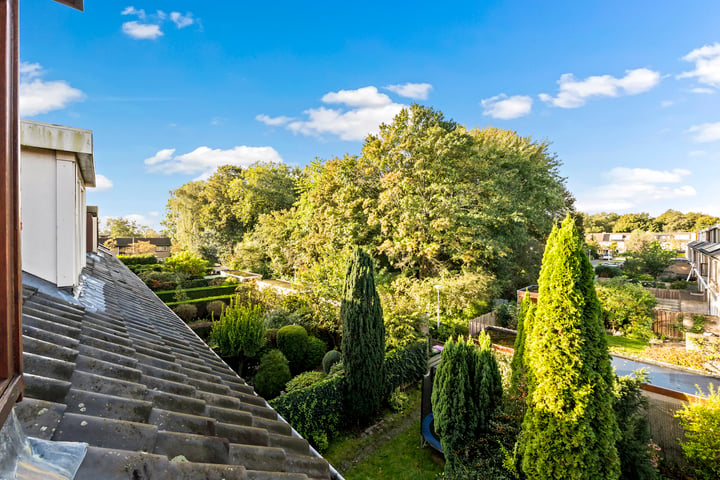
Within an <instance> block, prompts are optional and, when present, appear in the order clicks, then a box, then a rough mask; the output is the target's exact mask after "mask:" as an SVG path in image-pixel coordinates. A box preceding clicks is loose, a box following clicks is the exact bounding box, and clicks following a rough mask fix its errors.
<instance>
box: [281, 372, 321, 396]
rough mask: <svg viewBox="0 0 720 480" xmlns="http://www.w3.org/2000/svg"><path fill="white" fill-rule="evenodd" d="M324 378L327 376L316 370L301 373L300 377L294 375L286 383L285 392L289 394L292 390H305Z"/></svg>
mask: <svg viewBox="0 0 720 480" xmlns="http://www.w3.org/2000/svg"><path fill="white" fill-rule="evenodd" d="M326 377H327V374H325V373H323V372H318V371H316V370H313V371H310V372H303V373H301V374H300V375H296V376H295V377H293V378H292V379H291V380H290V381H289V382H287V384H286V385H285V391H286V392H288V393H289V392H292V391H294V390H299V389H301V388H307V387H309V386H311V385H315V384H316V383H318V382H319V381H320V380H324V379H325V378H326Z"/></svg>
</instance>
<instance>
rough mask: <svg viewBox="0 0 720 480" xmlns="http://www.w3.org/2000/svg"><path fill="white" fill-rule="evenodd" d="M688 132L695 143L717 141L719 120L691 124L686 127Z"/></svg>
mask: <svg viewBox="0 0 720 480" xmlns="http://www.w3.org/2000/svg"><path fill="white" fill-rule="evenodd" d="M688 132H689V133H693V134H694V135H693V141H694V142H697V143H709V142H717V141H718V140H720V122H717V123H702V124H700V125H693V126H692V127H690V128H689V129H688Z"/></svg>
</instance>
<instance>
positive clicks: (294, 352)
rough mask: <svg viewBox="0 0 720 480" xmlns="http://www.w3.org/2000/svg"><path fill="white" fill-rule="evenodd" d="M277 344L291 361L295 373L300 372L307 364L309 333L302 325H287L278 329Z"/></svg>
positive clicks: (291, 367)
mask: <svg viewBox="0 0 720 480" xmlns="http://www.w3.org/2000/svg"><path fill="white" fill-rule="evenodd" d="M277 345H278V348H279V349H280V351H281V352H283V354H284V355H285V357H286V358H287V359H288V361H289V362H290V371H291V372H293V375H297V374H298V373H300V372H301V371H302V369H303V367H304V366H305V361H304V360H305V353H306V352H307V345H308V333H307V330H305V327H303V326H301V325H286V326H284V327H282V328H281V329H280V330H278V333H277Z"/></svg>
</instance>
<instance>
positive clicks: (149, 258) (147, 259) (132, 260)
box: [117, 253, 158, 265]
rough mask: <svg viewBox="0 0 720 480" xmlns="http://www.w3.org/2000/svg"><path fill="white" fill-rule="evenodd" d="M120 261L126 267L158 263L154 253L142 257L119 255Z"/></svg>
mask: <svg viewBox="0 0 720 480" xmlns="http://www.w3.org/2000/svg"><path fill="white" fill-rule="evenodd" d="M117 258H118V260H120V261H121V262H123V263H124V264H125V265H154V264H156V263H158V260H157V258H155V255H153V254H152V253H144V254H142V255H118V256H117Z"/></svg>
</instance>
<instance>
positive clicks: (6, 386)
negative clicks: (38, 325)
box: [0, 0, 24, 424]
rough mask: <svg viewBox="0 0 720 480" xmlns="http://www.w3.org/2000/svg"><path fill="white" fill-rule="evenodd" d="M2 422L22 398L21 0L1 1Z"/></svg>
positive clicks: (0, 422) (0, 257)
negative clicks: (19, 74) (19, 4)
mask: <svg viewBox="0 0 720 480" xmlns="http://www.w3.org/2000/svg"><path fill="white" fill-rule="evenodd" d="M0 43H1V44H0V48H1V49H2V53H1V55H2V57H3V58H2V59H1V60H0V86H1V88H2V90H3V92H2V93H3V95H1V96H0V111H1V112H2V113H1V114H2V121H0V215H1V216H2V218H1V219H0V282H1V283H2V285H3V286H2V288H1V289H0V424H3V423H4V422H5V419H6V418H7V417H8V415H9V414H10V411H11V410H12V407H13V406H14V405H15V403H16V402H17V401H19V400H21V399H22V394H23V390H24V383H23V378H22V324H21V312H20V309H21V305H22V273H21V266H20V258H21V257H20V242H21V240H20V156H19V132H18V125H19V119H18V58H19V53H18V44H19V41H18V0H0Z"/></svg>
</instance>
